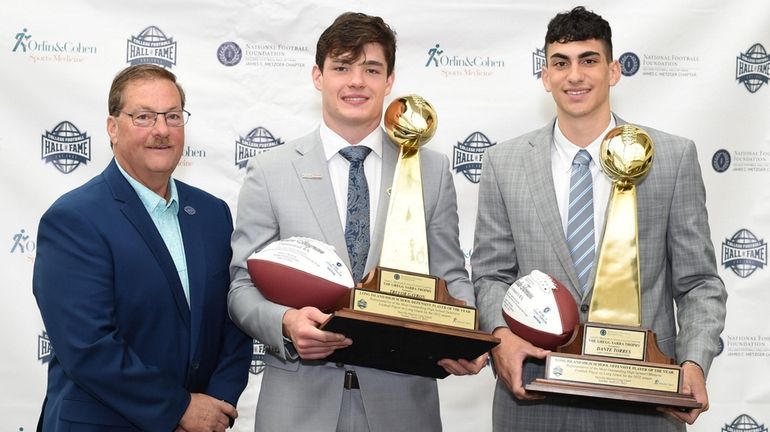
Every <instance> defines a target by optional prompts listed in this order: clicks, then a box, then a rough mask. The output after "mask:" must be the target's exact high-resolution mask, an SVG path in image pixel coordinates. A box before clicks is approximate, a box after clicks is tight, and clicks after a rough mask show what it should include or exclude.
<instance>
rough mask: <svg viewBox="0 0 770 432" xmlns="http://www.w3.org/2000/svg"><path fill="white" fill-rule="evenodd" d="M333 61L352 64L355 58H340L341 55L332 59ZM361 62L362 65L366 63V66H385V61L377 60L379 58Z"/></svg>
mask: <svg viewBox="0 0 770 432" xmlns="http://www.w3.org/2000/svg"><path fill="white" fill-rule="evenodd" d="M331 62H332V63H338V64H343V65H352V64H354V63H355V61H354V60H351V59H345V58H340V57H338V58H335V59H331ZM359 64H362V65H365V66H382V67H384V66H385V63H383V62H381V61H377V60H366V61H363V62H361V63H359Z"/></svg>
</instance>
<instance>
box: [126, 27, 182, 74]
mask: <svg viewBox="0 0 770 432" xmlns="http://www.w3.org/2000/svg"><path fill="white" fill-rule="evenodd" d="M126 62H128V63H130V64H131V66H134V65H138V64H145V63H149V64H155V65H158V66H162V67H164V68H167V69H171V68H172V67H173V66H175V65H176V42H174V39H173V38H171V37H168V36H166V35H165V34H164V33H163V31H162V30H161V29H159V28H158V27H155V26H149V27H147V28H146V29H144V30H142V31H141V33H139V34H138V35H137V36H131V38H129V39H128V44H127V49H126Z"/></svg>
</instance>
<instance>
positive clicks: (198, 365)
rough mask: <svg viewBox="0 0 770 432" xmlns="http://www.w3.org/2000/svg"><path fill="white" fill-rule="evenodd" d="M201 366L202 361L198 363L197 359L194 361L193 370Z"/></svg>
mask: <svg viewBox="0 0 770 432" xmlns="http://www.w3.org/2000/svg"><path fill="white" fill-rule="evenodd" d="M200 366H201V364H200V363H198V362H197V361H194V362H193V364H192V370H198V368H199V367H200Z"/></svg>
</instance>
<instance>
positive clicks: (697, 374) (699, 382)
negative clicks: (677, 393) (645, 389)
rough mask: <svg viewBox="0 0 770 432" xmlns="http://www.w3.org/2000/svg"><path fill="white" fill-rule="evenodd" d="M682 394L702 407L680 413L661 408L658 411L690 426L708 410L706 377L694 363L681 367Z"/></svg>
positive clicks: (671, 409)
mask: <svg viewBox="0 0 770 432" xmlns="http://www.w3.org/2000/svg"><path fill="white" fill-rule="evenodd" d="M682 393H685V394H690V395H693V396H694V397H695V400H696V401H698V402H700V403H701V405H703V407H702V408H700V409H692V410H690V411H680V410H679V409H676V408H671V407H661V408H658V410H659V411H661V412H663V413H665V414H668V415H670V416H672V417H674V418H675V419H677V420H679V421H682V422H685V423H687V424H690V425H691V424H693V423H695V420H696V419H697V418H698V416H699V415H700V414H701V413H702V412H706V411H708V409H709V396H708V393H707V392H706V377H704V376H703V370H702V369H701V368H700V366H698V365H696V364H695V363H691V362H685V363H684V364H683V365H682Z"/></svg>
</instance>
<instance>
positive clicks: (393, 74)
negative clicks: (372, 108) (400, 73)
mask: <svg viewBox="0 0 770 432" xmlns="http://www.w3.org/2000/svg"><path fill="white" fill-rule="evenodd" d="M395 81H396V71H393V72H391V73H390V75H388V78H386V79H385V96H387V95H389V94H390V91H391V90H393V83H394V82H395Z"/></svg>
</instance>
